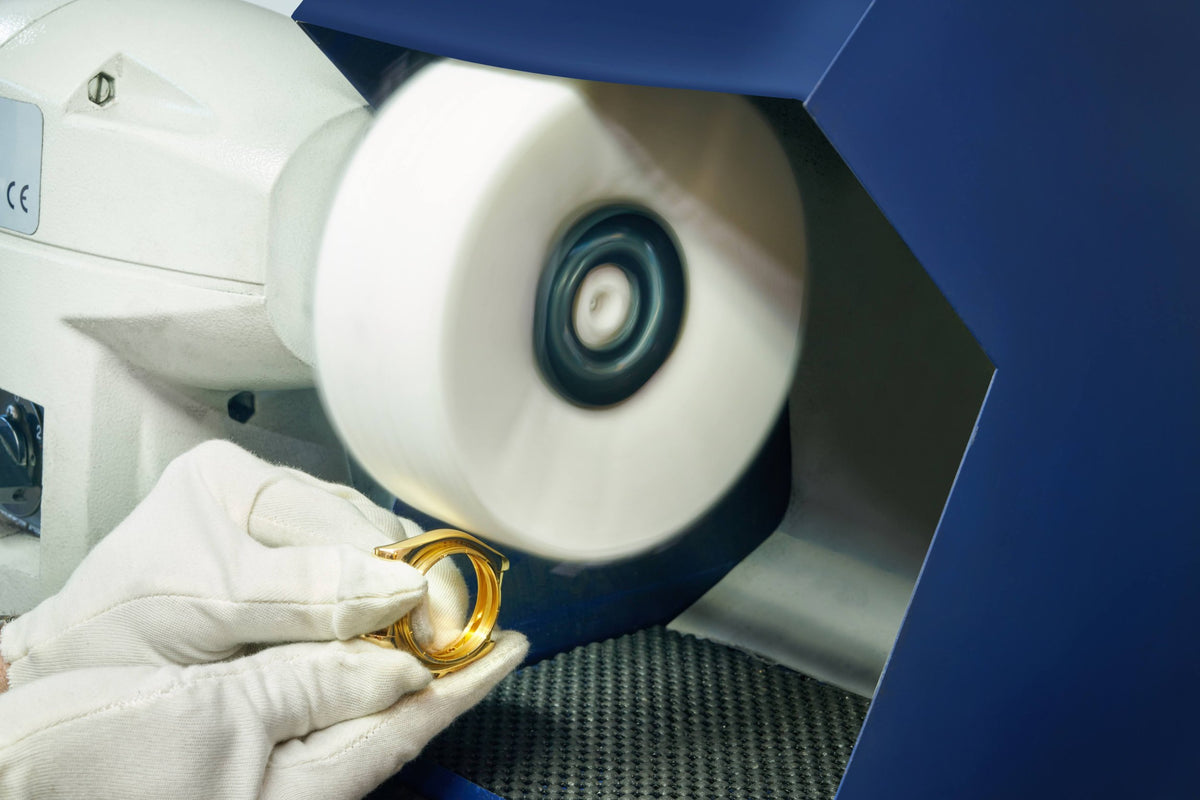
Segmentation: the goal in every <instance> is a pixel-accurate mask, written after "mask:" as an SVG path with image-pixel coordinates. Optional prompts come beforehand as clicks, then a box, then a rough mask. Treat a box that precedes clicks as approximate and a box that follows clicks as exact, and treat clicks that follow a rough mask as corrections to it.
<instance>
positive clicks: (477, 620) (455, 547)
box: [363, 528, 508, 678]
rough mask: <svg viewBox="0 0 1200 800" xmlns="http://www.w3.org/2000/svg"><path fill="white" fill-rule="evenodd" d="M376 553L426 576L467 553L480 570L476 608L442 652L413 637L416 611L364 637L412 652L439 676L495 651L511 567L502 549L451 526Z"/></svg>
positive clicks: (384, 546)
mask: <svg viewBox="0 0 1200 800" xmlns="http://www.w3.org/2000/svg"><path fill="white" fill-rule="evenodd" d="M375 555H376V556H377V557H379V558H385V559H388V560H391V561H403V562H404V563H406V564H408V565H410V566H412V567H414V568H416V569H418V570H420V571H421V573H422V574H428V573H429V570H431V569H433V565H434V564H436V563H438V562H439V561H441V560H442V559H443V558H446V557H447V556H453V555H465V556H466V557H467V558H469V559H470V560H471V566H472V567H474V568H475V583H476V587H477V589H476V593H475V608H474V609H473V610H472V611H471V616H470V618H469V619H468V620H467V624H466V626H465V627H464V628H463V631H462V633H461V634H459V637H458V638H457V639H455V640H454V641H453V642H451V643H450V644H448V645H446V646H445V647H442V648H439V649H437V650H427V649H426V648H424V647H422V646H421V644H420V643H419V642H418V641H417V640H416V637H415V636H413V629H412V624H411V622H410V621H409V616H411V612H410V613H409V614H405V615H404V616H403V617H401V618H400V619H398V620H396V621H395V622H393V623H392V624H391V625H390V626H388V627H387V628H386V629H384V630H381V631H376V632H375V633H368V634H366V635H365V636H363V638H364V639H367V640H369V641H372V642H375V643H376V644H379V645H383V646H385V647H394V648H396V649H398V650H407V651H408V652H410V653H412V654H413V655H415V656H416V657H417V658H418V659H419V660H420V661H421V663H422V664H424V665H425V666H426V667H428V668H429V670H430V672H432V673H433V676H434V677H435V678H440V677H442V676H443V675H446V674H448V673H451V672H454V671H455V670H459V669H462V668H463V667H465V666H467V665H468V664H471V663H474V662H475V661H478V660H479V659H481V658H483V657H484V656H485V655H487V654H488V653H489V652H490V651H491V649H492V647H493V646H494V645H495V643H494V642H493V641H492V629H493V628H494V627H495V626H496V617H497V616H498V615H499V613H500V583H501V581H502V580H503V579H504V572H505V570H507V569H508V559H507V558H505V557H504V555H503V554H502V553H500V552H499V551H497V550H495V549H494V548H492V547H489V546H488V545H486V544H484V543H483V542H481V541H480V540H478V539H476V538H475V537H474V536H472V535H471V534H469V533H463V532H462V531H455V530H450V529H448V528H446V529H442V530H436V531H429V532H428V533H423V534H421V535H420V536H414V537H413V538H411V539H405V540H404V541H401V542H395V543H393V544H388V545H383V546H381V547H376V548H375Z"/></svg>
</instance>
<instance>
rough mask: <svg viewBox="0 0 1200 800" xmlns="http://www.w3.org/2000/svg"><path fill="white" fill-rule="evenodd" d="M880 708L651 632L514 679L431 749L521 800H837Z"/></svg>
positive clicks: (430, 755) (707, 645) (733, 654)
mask: <svg viewBox="0 0 1200 800" xmlns="http://www.w3.org/2000/svg"><path fill="white" fill-rule="evenodd" d="M867 706H868V701H867V700H864V699H863V698H861V697H858V696H856V695H853V694H849V693H847V692H843V691H841V690H840V689H835V688H833V687H831V686H828V685H825V684H822V683H818V682H817V681H815V680H812V679H811V678H807V677H805V676H803V675H800V674H798V673H795V672H792V671H790V670H788V669H785V668H782V667H778V666H774V665H771V664H767V663H764V662H762V661H760V660H758V659H756V658H754V657H753V656H749V655H746V654H744V653H741V652H739V651H737V650H732V649H730V648H727V647H724V646H722V645H718V644H714V643H712V642H708V641H704V640H701V639H696V638H694V637H691V636H685V635H682V634H678V633H674V632H672V631H668V630H666V629H665V628H650V629H647V630H643V631H638V632H637V633H633V634H629V635H627V636H623V637H621V638H618V639H612V640H609V641H606V642H599V643H596V644H592V645H587V646H585V647H580V648H578V649H576V650H573V651H571V652H569V653H563V654H561V655H559V656H556V657H554V658H552V659H549V660H547V661H543V662H542V663H540V664H537V665H534V666H532V667H528V668H526V669H523V670H521V671H519V672H517V673H515V674H514V675H511V676H509V677H508V678H507V679H505V681H504V682H502V683H501V684H500V685H499V686H498V687H497V688H496V689H495V691H493V692H492V694H490V695H489V696H488V697H487V699H485V700H484V701H483V702H482V703H481V704H480V705H479V706H477V707H476V708H475V709H473V710H472V711H471V712H469V713H468V714H466V715H464V716H463V717H462V718H460V719H459V720H458V721H457V722H455V723H454V725H452V726H451V727H450V728H449V729H447V730H446V731H445V732H444V733H443V734H442V735H441V736H440V737H438V738H437V739H435V740H434V741H433V742H431V743H430V745H429V747H428V748H426V750H425V752H424V753H423V758H427V759H430V760H432V761H434V762H436V763H438V764H440V765H441V766H443V767H446V768H447V769H450V770H452V771H453V772H456V773H457V774H459V775H461V776H463V777H465V778H467V779H469V780H471V781H473V782H474V783H476V784H478V785H480V786H482V787H484V788H486V789H489V790H491V791H492V792H494V793H496V794H498V795H500V796H502V797H505V798H508V800H525V798H585V797H586V798H630V799H632V798H697V799H699V798H754V799H755V800H758V799H760V798H788V800H793V799H794V798H821V799H822V800H824V799H825V798H832V797H833V796H834V794H835V793H836V791H837V787H838V783H839V782H840V781H841V777H842V773H843V772H844V771H845V769H846V762H847V761H848V759H849V758H850V751H851V749H852V748H853V746H854V741H855V739H856V738H857V737H858V731H859V728H861V727H862V722H863V719H864V717H865V716H866V713H867Z"/></svg>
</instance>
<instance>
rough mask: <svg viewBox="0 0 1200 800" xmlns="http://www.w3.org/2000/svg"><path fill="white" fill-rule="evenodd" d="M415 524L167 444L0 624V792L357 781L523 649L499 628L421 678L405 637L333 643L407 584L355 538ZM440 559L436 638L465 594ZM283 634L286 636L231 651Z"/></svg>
mask: <svg viewBox="0 0 1200 800" xmlns="http://www.w3.org/2000/svg"><path fill="white" fill-rule="evenodd" d="M418 532H419V528H417V527H416V526H415V525H413V524H412V523H410V522H407V521H403V520H400V519H398V518H397V517H395V516H394V515H392V514H391V513H390V512H387V511H384V510H383V509H380V508H378V507H377V506H375V505H373V504H372V503H371V502H370V501H368V500H367V499H366V498H364V497H363V496H362V495H360V494H358V493H357V492H354V491H353V490H350V489H347V488H345V487H338V486H333V485H330V484H325V483H322V482H320V481H317V480H315V479H313V478H311V477H309V476H306V475H304V474H302V473H299V472H296V471H294V470H289V469H286V468H281V467H274V466H271V465H269V464H266V463H264V462H262V461H260V460H259V459H257V458H255V457H253V456H251V455H249V454H248V453H246V452H244V451H242V450H240V449H238V448H236V447H234V446H233V445H229V444H225V443H220V442H210V443H208V444H205V445H201V446H200V447H198V448H196V449H195V450H193V451H192V452H190V453H188V454H186V455H184V456H182V457H180V458H179V459H177V460H176V461H175V462H174V463H173V464H172V465H171V466H170V467H168V469H167V470H166V471H165V472H164V474H163V477H162V479H161V480H160V482H159V484H158V486H156V487H155V489H154V491H153V492H151V494H150V495H149V496H148V497H147V498H146V500H145V501H143V503H142V504H141V505H139V506H138V507H137V509H135V510H134V512H133V513H132V514H130V516H129V517H128V518H127V519H126V520H125V521H124V522H123V523H122V524H121V525H120V526H118V527H117V529H116V530H114V531H113V533H112V534H110V535H109V536H108V537H107V538H106V539H104V540H103V541H102V542H101V543H100V544H99V545H97V547H96V548H95V550H93V552H92V553H91V554H90V555H89V556H88V557H87V558H86V559H85V560H84V562H83V563H82V564H81V565H80V567H79V569H77V570H76V572H75V574H74V575H72V577H71V579H70V580H69V581H68V582H67V585H66V586H65V587H64V588H63V590H62V591H61V592H59V593H58V594H57V595H55V596H54V597H51V598H49V599H48V600H46V601H45V602H44V603H42V604H41V605H40V606H38V607H37V608H36V609H34V610H33V611H31V612H29V613H28V614H26V615H24V616H23V617H21V618H19V619H17V620H15V621H13V622H11V623H9V624H8V625H7V626H5V627H4V628H3V630H2V631H0V656H3V658H4V660H5V661H7V662H8V663H9V665H10V667H9V671H8V679H9V684H10V687H11V688H10V690H9V691H8V692H6V693H4V694H0V795H2V796H6V797H7V796H10V795H11V796H34V797H38V796H53V797H165V796H170V797H183V798H187V797H197V798H199V797H214V796H217V797H246V798H251V797H260V796H261V797H308V796H312V797H329V798H343V797H344V798H357V797H361V796H362V795H363V794H365V793H366V792H367V791H369V790H370V789H371V788H373V787H374V786H376V785H377V784H378V783H380V782H381V781H383V780H385V779H386V778H387V777H388V776H389V775H391V774H392V773H393V772H394V771H395V770H396V769H398V768H399V766H400V765H402V764H403V763H404V762H405V761H407V760H408V759H410V758H411V757H412V756H413V755H415V754H416V752H418V751H419V750H420V748H421V747H422V746H423V745H424V744H425V743H426V742H427V741H428V740H429V739H430V738H432V737H433V736H434V735H435V734H436V733H437V732H438V731H440V730H441V729H442V728H443V727H445V726H446V725H447V724H449V722H450V721H452V720H453V719H454V717H456V716H457V715H458V714H460V713H461V712H462V711H464V710H466V709H467V708H469V707H470V706H471V705H472V704H474V703H475V702H476V701H478V700H479V699H480V698H481V697H482V696H483V695H484V694H485V693H486V692H487V691H488V689H490V688H491V687H492V686H493V685H494V684H495V683H496V682H497V681H499V680H500V678H502V677H503V676H504V675H505V674H507V673H508V672H509V671H511V670H512V669H513V668H514V667H515V666H516V665H517V663H519V662H520V660H521V658H522V657H523V656H524V652H525V648H526V643H525V641H524V639H523V637H521V636H520V635H519V634H512V633H506V634H499V635H498V636H497V645H496V648H495V650H493V652H492V653H491V654H489V655H488V656H487V657H486V658H484V659H482V660H481V661H480V662H478V663H477V664H475V665H473V666H471V667H470V668H468V669H466V670H463V671H462V672H459V673H456V674H454V675H452V676H448V677H445V678H441V679H439V680H438V681H436V682H434V683H432V684H431V683H430V674H429V672H428V671H427V670H425V669H424V668H423V667H422V666H420V664H419V662H417V661H416V659H415V658H414V657H412V656H411V655H409V654H407V653H404V652H398V651H391V650H386V649H383V648H380V647H377V646H375V645H372V644H369V643H367V642H361V641H332V640H349V639H353V638H354V637H356V636H358V635H359V634H362V633H367V632H370V631H373V630H377V629H379V628H382V627H384V626H386V625H387V624H389V623H390V622H392V621H394V620H396V619H398V618H399V617H401V616H403V615H404V614H405V613H408V612H409V611H410V610H411V609H413V608H414V606H416V605H417V604H418V603H419V602H421V601H422V600H423V598H424V597H425V590H426V581H425V578H424V577H423V576H421V575H420V573H419V572H417V571H416V570H414V569H412V568H411V567H409V566H407V565H405V564H403V563H401V562H396V561H384V560H382V559H378V558H375V557H374V556H373V555H372V554H371V550H372V549H373V548H374V546H376V545H378V544H383V543H388V542H392V541H397V540H399V539H403V538H406V535H412V534H416V533H418ZM447 568H448V571H445V570H444V571H442V572H440V573H439V574H438V575H437V576H435V575H433V574H432V573H431V579H430V585H431V589H430V593H431V594H434V595H441V597H440V598H435V599H441V600H442V602H441V603H436V604H435V609H434V610H433V612H432V613H431V614H429V615H428V617H427V618H429V619H430V620H431V627H432V628H433V630H431V631H429V636H430V637H431V638H433V639H435V640H441V639H444V638H446V637H448V636H451V635H453V634H455V633H457V630H460V629H461V625H458V623H457V621H455V620H454V617H455V616H456V615H457V614H458V613H460V612H461V610H462V608H463V607H464V605H465V602H466V594H465V587H464V586H463V584H462V580H461V577H459V576H458V575H457V574H456V573H455V572H454V571H453V570H452V568H449V565H448V564H447ZM435 571H436V570H435ZM439 609H440V612H439ZM456 625H457V626H458V627H457V628H456V627H455V626H456ZM282 642H305V643H301V644H288V645H284V646H277V647H268V648H266V649H265V650H261V652H256V653H254V654H252V655H242V654H243V653H244V652H245V651H246V648H247V645H254V646H261V645H264V644H275V643H282ZM239 655H241V657H239V658H235V656H239ZM229 659H232V660H229ZM213 662H220V663H213ZM300 737H305V738H303V739H301V738H300Z"/></svg>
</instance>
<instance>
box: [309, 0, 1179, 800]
mask: <svg viewBox="0 0 1200 800" xmlns="http://www.w3.org/2000/svg"><path fill="white" fill-rule="evenodd" d="M867 5H868V4H867V3H866V2H865V0H852V2H836V1H835V0H807V1H806V2H800V1H797V2H782V1H781V2H743V3H722V4H712V3H703V2H694V3H687V4H680V3H671V2H666V1H665V0H654V1H651V0H643V1H642V2H637V3H631V2H625V0H620V1H618V2H610V3H606V4H600V5H591V6H580V5H578V4H575V3H561V2H560V3H551V2H545V0H508V1H507V2H504V3H487V4H478V5H476V4H474V3H467V2H444V3H426V4H404V5H402V6H397V5H394V4H391V3H384V2H380V0H305V2H304V3H303V4H302V5H301V6H300V8H299V9H298V11H297V13H296V15H295V16H296V18H297V19H298V20H300V21H302V22H306V23H311V24H313V25H318V26H322V27H326V28H331V29H337V30H343V31H346V32H349V33H353V34H356V35H361V36H368V37H373V38H377V39H381V40H385V41H390V42H393V43H397V44H401V45H404V46H406V47H413V48H418V49H423V50H428V51H432V52H437V53H439V54H442V55H450V56H457V57H461V58H467V59H471V60H477V61H482V62H486V63H493V64H500V65H503V66H508V67H515V68H521V69H529V70H535V71H541V72H549V73H556V74H565V75H572V76H577V77H585V78H593V79H600V80H610V81H620V82H629V83H646V84H656V85H668V86H678V87H690V88H704V89H716V90H724V91H734V92H742V93H748V94H768V95H777V96H784V97H795V98H800V99H803V100H805V101H806V103H807V106H808V108H809V110H810V112H811V113H812V115H813V116H814V118H815V119H816V121H817V123H818V124H819V125H820V126H821V127H822V129H823V130H824V131H825V133H826V135H827V136H828V137H829V139H830V140H831V141H832V143H833V144H834V146H835V147H837V148H838V150H839V152H840V153H841V154H842V155H843V156H844V158H845V159H846V161H847V162H848V164H849V165H850V167H851V168H852V169H853V170H854V171H855V173H856V174H857V175H858V177H859V178H860V180H861V181H862V182H863V184H864V185H865V186H866V188H867V190H868V191H869V192H870V193H871V195H872V196H873V198H874V199H875V201H876V202H877V203H878V204H879V206H880V207H881V209H882V210H883V212H884V213H885V214H886V215H887V216H888V218H889V219H890V220H891V222H892V223H893V224H894V225H895V227H896V229H897V231H898V232H899V233H900V235H901V236H903V237H904V239H905V240H906V242H907V243H908V244H909V246H910V247H911V249H912V251H913V252H914V254H915V255H916V256H917V258H918V259H920V261H921V263H922V264H923V265H924V266H925V268H926V269H927V270H928V272H929V273H930V275H931V276H932V278H933V279H934V281H935V282H936V283H937V285H938V286H939V287H940V288H941V290H942V291H943V292H944V293H945V295H946V297H947V298H948V299H949V301H950V302H951V304H952V305H953V306H954V308H955V309H956V311H957V312H958V313H959V315H960V316H961V317H962V319H963V320H964V321H965V322H966V324H967V325H968V327H969V328H970V329H971V331H972V332H973V333H974V335H975V336H976V337H977V338H978V340H979V342H980V344H981V345H982V347H983V348H984V350H985V351H986V352H987V354H988V356H989V358H990V359H991V360H992V362H993V364H994V365H995V366H996V374H995V378H994V382H993V385H992V388H991V391H990V393H989V395H988V398H987V401H986V404H985V406H984V408H983V411H982V414H981V416H980V419H979V424H978V428H977V431H976V435H975V437H974V439H973V442H972V444H971V446H970V448H969V449H968V451H967V454H966V457H965V459H964V461H963V464H962V467H961V470H960V473H959V476H958V479H957V482H956V484H955V487H954V490H953V493H952V495H951V497H950V500H949V503H948V505H947V507H946V509H945V513H944V516H943V518H942V522H941V525H940V527H939V529H938V532H937V534H936V536H935V539H934V543H933V546H932V548H931V550H930V552H929V555H928V558H927V560H926V563H925V566H924V569H923V572H922V575H921V579H920V581H919V583H918V585H917V590H916V593H915V595H914V597H913V600H912V604H911V606H910V608H909V612H908V615H907V617H906V620H905V623H904V626H903V628H902V629H901V633H900V636H899V638H898V640H897V642H896V646H895V648H894V650H893V653H892V656H891V660H890V663H889V665H888V668H887V670H886V672H885V673H884V677H883V679H882V682H881V684H880V686H879V689H878V691H877V693H876V697H875V700H874V703H873V706H872V708H871V712H870V715H869V717H868V719H867V723H866V725H865V727H864V729H863V732H862V735H861V737H860V740H859V743H858V745H857V747H856V749H855V753H854V756H853V758H852V760H851V763H850V767H849V769H848V771H847V773H846V777H845V779H844V782H843V784H842V788H841V791H840V794H839V796H840V797H841V798H844V800H858V799H859V798H955V797H969V798H984V797H996V798H1015V797H1060V796H1068V797H1089V798H1092V797H1139V798H1151V797H1185V796H1194V795H1195V794H1196V791H1197V790H1196V787H1195V784H1196V769H1195V767H1194V766H1193V763H1194V758H1195V755H1194V753H1195V751H1196V750H1197V749H1198V745H1200V742H1198V741H1197V740H1198V738H1200V737H1198V736H1197V734H1196V733H1195V732H1194V729H1193V726H1191V725H1190V724H1189V723H1190V720H1191V719H1193V718H1194V717H1195V716H1196V715H1197V713H1198V712H1200V691H1198V690H1197V688H1196V684H1195V680H1194V677H1195V674H1196V671H1197V667H1200V643H1198V641H1197V636H1196V631H1197V629H1198V623H1200V580H1198V579H1197V575H1198V572H1200V491H1198V490H1197V481H1198V479H1200V455H1198V453H1200V423H1198V422H1197V412H1198V411H1200V363H1198V361H1200V358H1198V352H1200V348H1198V345H1200V314H1198V313H1197V308H1196V306H1197V301H1198V299H1200V269H1198V268H1197V264H1196V258H1197V256H1196V254H1197V253H1200V224H1197V220H1196V217H1197V215H1198V213H1200V117H1198V114H1197V87H1198V86H1200V47H1197V43H1198V41H1200V5H1197V4H1195V3H1188V2H1164V3H1158V4H1150V5H1146V4H1143V5H1141V6H1138V7H1136V8H1134V7H1132V6H1129V5H1128V4H1116V3H1111V2H1101V3H1088V4H1073V3H1064V2H1044V1H1043V2H1036V3H1034V2H1021V3H988V4H980V3H961V2H951V1H950V0H941V1H940V2H915V1H914V0H880V1H879V2H877V3H874V4H873V5H871V6H870V8H869V10H868V8H867ZM864 11H865V12H866V13H865V16H864V13H863V12H864Z"/></svg>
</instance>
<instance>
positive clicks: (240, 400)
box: [226, 392, 255, 425]
mask: <svg viewBox="0 0 1200 800" xmlns="http://www.w3.org/2000/svg"><path fill="white" fill-rule="evenodd" d="M254 406H255V403H254V392H238V393H237V394H235V395H234V396H233V397H231V398H229V402H228V403H227V404H226V408H227V410H228V411H229V418H230V419H231V420H233V421H234V422H240V423H242V424H243V425H245V424H246V423H247V422H249V421H250V418H251V417H253V416H254Z"/></svg>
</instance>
